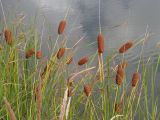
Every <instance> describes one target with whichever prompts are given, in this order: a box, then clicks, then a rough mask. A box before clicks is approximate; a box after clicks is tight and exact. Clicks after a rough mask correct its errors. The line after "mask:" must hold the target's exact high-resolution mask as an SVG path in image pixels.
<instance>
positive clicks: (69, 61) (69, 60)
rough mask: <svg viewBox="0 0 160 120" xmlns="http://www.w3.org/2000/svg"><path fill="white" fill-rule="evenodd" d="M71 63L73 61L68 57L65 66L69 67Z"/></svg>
mask: <svg viewBox="0 0 160 120" xmlns="http://www.w3.org/2000/svg"><path fill="white" fill-rule="evenodd" d="M72 61H73V57H70V58H68V59H67V61H66V64H68V65H69V64H71V62H72Z"/></svg>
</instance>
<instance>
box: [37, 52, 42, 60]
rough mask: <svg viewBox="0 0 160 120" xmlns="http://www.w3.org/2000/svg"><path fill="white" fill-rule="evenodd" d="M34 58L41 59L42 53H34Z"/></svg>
mask: <svg viewBox="0 0 160 120" xmlns="http://www.w3.org/2000/svg"><path fill="white" fill-rule="evenodd" d="M36 58H37V59H41V58H42V51H41V50H38V51H37V52H36Z"/></svg>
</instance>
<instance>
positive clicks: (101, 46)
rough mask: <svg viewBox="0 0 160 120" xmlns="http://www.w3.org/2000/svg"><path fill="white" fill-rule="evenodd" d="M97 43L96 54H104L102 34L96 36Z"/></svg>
mask: <svg viewBox="0 0 160 120" xmlns="http://www.w3.org/2000/svg"><path fill="white" fill-rule="evenodd" d="M97 42H98V53H100V54H101V53H103V52H104V36H103V34H98V37H97Z"/></svg>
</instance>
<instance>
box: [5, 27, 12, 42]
mask: <svg viewBox="0 0 160 120" xmlns="http://www.w3.org/2000/svg"><path fill="white" fill-rule="evenodd" d="M4 37H5V40H6V42H7V44H8V45H11V44H12V32H11V31H10V30H9V29H5V30H4Z"/></svg>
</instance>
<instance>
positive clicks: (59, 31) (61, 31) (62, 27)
mask: <svg viewBox="0 0 160 120" xmlns="http://www.w3.org/2000/svg"><path fill="white" fill-rule="evenodd" d="M65 27H66V21H65V20H62V21H61V22H60V23H59V27H58V34H59V35H60V34H62V33H63V32H64V30H65Z"/></svg>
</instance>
